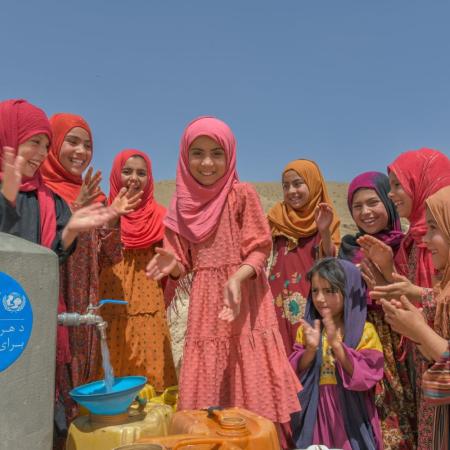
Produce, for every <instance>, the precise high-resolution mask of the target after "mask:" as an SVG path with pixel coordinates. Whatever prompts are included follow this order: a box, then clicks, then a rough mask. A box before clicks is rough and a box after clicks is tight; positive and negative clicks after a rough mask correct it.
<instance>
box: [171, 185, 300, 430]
mask: <svg viewBox="0 0 450 450" xmlns="http://www.w3.org/2000/svg"><path fill="white" fill-rule="evenodd" d="M271 242H272V241H271V234H270V230H269V226H268V224H267V222H266V218H265V216H264V213H263V211H262V208H261V204H260V201H259V198H258V195H257V194H256V192H255V190H254V189H253V187H251V186H250V185H248V184H244V183H236V184H234V186H233V188H232V189H231V191H230V193H229V195H228V198H227V201H226V203H225V206H224V209H223V212H222V215H221V216H220V221H219V225H218V227H217V229H216V231H215V232H214V233H213V234H212V236H210V237H209V238H208V239H206V240H205V241H203V242H201V243H198V244H193V243H190V242H188V241H187V240H186V239H184V238H183V237H181V236H180V235H178V234H177V233H175V232H173V231H171V230H170V229H167V230H166V238H165V247H166V248H168V249H170V250H172V251H173V252H174V253H175V254H176V256H177V259H178V260H179V261H180V262H181V263H182V264H183V266H184V269H185V271H186V272H193V279H192V286H191V289H190V302H189V316H188V328H187V333H186V342H185V348H184V358H183V365H182V368H181V373H180V400H179V404H178V406H179V408H180V409H199V408H205V407H208V406H215V405H218V406H222V407H231V406H239V407H242V408H246V409H249V410H251V411H254V412H256V413H257V414H260V415H262V416H264V417H266V418H268V419H270V420H272V421H274V422H280V423H285V422H289V420H290V414H291V413H293V412H295V411H299V410H300V405H299V401H298V398H297V392H298V391H299V390H300V389H301V386H300V382H299V381H298V378H297V376H296V374H295V373H294V371H293V370H292V368H291V366H290V364H289V362H288V359H287V356H286V352H285V350H284V345H283V340H282V338H281V335H280V332H279V330H278V323H277V318H276V315H275V310H274V305H273V300H272V295H271V292H270V288H269V285H268V282H267V278H266V275H265V272H264V268H265V263H266V259H267V257H268V255H269V253H270V249H271ZM242 264H248V265H250V266H252V267H253V268H254V270H255V272H256V277H254V278H253V279H250V280H247V281H245V282H244V283H242V286H241V288H242V289H241V294H242V301H241V310H240V314H239V316H238V318H237V319H236V320H235V321H233V322H231V323H228V322H224V321H222V320H220V319H219V318H218V315H219V312H220V311H221V310H222V307H223V304H224V303H223V288H224V285H225V283H226V281H227V280H228V278H229V277H230V276H231V275H232V274H233V273H235V272H236V270H237V269H238V268H239V267H240V266H241V265H242Z"/></svg>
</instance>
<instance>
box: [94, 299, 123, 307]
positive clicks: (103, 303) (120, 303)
mask: <svg viewBox="0 0 450 450" xmlns="http://www.w3.org/2000/svg"><path fill="white" fill-rule="evenodd" d="M107 303H112V304H114V305H128V302H127V301H125V300H112V299H110V298H104V299H102V300H100V301H99V302H98V304H99V306H103V305H106V304H107Z"/></svg>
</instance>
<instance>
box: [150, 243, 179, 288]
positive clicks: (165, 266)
mask: <svg viewBox="0 0 450 450" xmlns="http://www.w3.org/2000/svg"><path fill="white" fill-rule="evenodd" d="M176 267H177V260H176V258H175V255H174V254H173V253H172V252H171V251H169V250H166V249H164V248H161V247H156V248H155V256H153V258H152V260H151V261H150V262H149V263H148V264H147V268H146V269H145V273H146V275H147V277H148V278H150V279H152V280H161V279H162V278H164V277H167V276H169V275H171V274H172V272H173V271H174V270H175V269H176Z"/></svg>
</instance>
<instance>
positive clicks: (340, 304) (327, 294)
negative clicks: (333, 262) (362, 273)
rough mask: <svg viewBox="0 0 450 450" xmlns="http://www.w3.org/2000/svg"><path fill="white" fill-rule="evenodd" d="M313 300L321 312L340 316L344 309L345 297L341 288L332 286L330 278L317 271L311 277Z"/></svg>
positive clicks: (334, 316)
mask: <svg viewBox="0 0 450 450" xmlns="http://www.w3.org/2000/svg"><path fill="white" fill-rule="evenodd" d="M311 293H312V301H313V304H314V306H315V307H316V309H317V311H318V312H319V314H320V315H321V316H322V317H324V315H327V314H329V315H331V316H332V317H333V318H339V317H341V316H342V313H343V311H344V297H343V295H342V293H341V291H340V290H336V289H335V288H333V287H332V286H331V284H330V283H329V281H328V280H326V279H325V278H322V277H320V276H319V274H318V273H315V274H314V275H313V276H312V279H311Z"/></svg>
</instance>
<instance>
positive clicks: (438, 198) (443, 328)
mask: <svg viewBox="0 0 450 450" xmlns="http://www.w3.org/2000/svg"><path fill="white" fill-rule="evenodd" d="M425 202H426V204H427V206H428V209H429V210H430V212H431V214H432V215H433V217H434V220H436V222H437V225H438V228H439V230H440V231H441V233H443V234H444V236H445V237H446V239H447V242H449V243H450V186H447V187H445V188H442V189H440V190H439V191H437V192H436V193H435V194H433V195H431V196H430V197H428V198H427V200H426V201H425ZM434 290H435V293H436V296H435V301H436V315H435V319H434V329H435V331H436V333H438V334H439V335H440V336H442V337H443V338H445V339H450V254H449V256H448V260H447V264H446V265H445V268H444V270H443V272H442V277H441V279H440V281H439V283H438V284H437V285H436V286H435V287H434Z"/></svg>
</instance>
